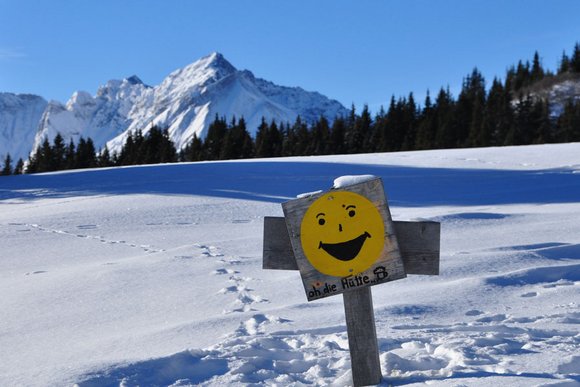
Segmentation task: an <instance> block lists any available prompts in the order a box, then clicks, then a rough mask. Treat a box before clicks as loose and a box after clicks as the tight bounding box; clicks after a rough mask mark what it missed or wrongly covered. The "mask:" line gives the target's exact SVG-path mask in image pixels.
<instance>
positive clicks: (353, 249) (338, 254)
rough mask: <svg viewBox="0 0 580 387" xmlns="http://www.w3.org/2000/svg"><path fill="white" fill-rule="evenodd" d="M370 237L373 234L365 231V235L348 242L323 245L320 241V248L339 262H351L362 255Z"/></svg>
mask: <svg viewBox="0 0 580 387" xmlns="http://www.w3.org/2000/svg"><path fill="white" fill-rule="evenodd" d="M370 237H371V234H369V233H368V232H366V231H365V232H364V234H362V235H360V236H358V237H356V238H354V239H352V240H350V241H346V242H341V243H322V241H320V244H319V245H318V248H319V249H322V250H324V251H326V252H327V253H328V254H330V255H331V256H332V257H334V258H336V259H338V260H341V261H350V260H352V259H354V258H355V257H356V256H357V255H358V253H360V250H361V249H362V247H363V245H364V244H365V241H366V240H367V238H370Z"/></svg>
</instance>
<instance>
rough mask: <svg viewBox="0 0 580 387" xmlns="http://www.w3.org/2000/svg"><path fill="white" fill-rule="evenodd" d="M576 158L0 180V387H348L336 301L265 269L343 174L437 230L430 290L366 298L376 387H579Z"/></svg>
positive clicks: (374, 158) (172, 169)
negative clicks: (270, 236)
mask: <svg viewBox="0 0 580 387" xmlns="http://www.w3.org/2000/svg"><path fill="white" fill-rule="evenodd" d="M579 152H580V144H559V145H543V146H528V147H505V148H496V149H494V148H482V149H468V150H463V149H456V150H439V151H425V152H400V153H392V154H372V155H370V154H369V155H364V154H361V155H348V156H325V157H304V158H281V159H275V160H246V161H238V162H203V163H192V164H170V165H161V166H144V167H140V166H139V167H126V168H112V169H99V170H85V171H68V172H59V173H50V174H37V175H24V176H9V177H5V178H2V179H1V180H2V189H1V190H0V239H1V240H2V241H3V242H2V244H0V293H1V294H2V295H3V296H2V297H0V309H1V310H3V311H5V312H4V313H3V317H2V319H0V384H1V385H27V386H46V385H72V384H74V383H78V384H79V386H110V385H126V386H132V385H165V386H168V385H174V386H177V385H179V386H186V385H206V386H224V385H266V386H268V385H301V384H313V385H335V386H344V385H348V384H349V383H350V381H351V375H350V371H349V368H350V360H349V353H348V346H347V336H346V327H345V322H344V309H343V305H342V300H341V297H340V296H337V297H329V298H327V299H324V300H319V301H315V302H310V303H309V302H307V301H306V296H305V294H304V291H303V288H302V284H301V280H300V277H299V275H298V273H296V272H285V271H265V270H262V268H261V249H262V233H263V230H262V227H263V222H262V219H263V217H264V216H282V210H281V206H280V203H281V202H282V201H284V200H286V199H289V198H293V197H295V196H296V195H297V194H299V193H302V192H311V191H315V190H317V189H327V188H329V187H330V185H331V184H332V181H333V179H334V178H335V177H337V176H339V175H357V174H373V175H377V176H380V177H382V178H383V181H384V185H385V190H386V193H387V195H388V197H389V203H390V206H391V212H392V214H393V218H394V219H396V220H413V219H431V220H436V221H439V222H441V226H442V235H441V236H442V240H441V275H440V276H436V277H425V276H409V278H407V279H404V280H400V281H395V282H393V283H389V284H384V285H380V286H375V287H373V289H372V292H373V302H374V308H375V319H376V324H377V335H378V338H379V348H380V360H381V367H382V372H383V376H384V382H383V384H382V385H384V386H390V385H406V386H422V385H425V384H429V385H433V386H446V387H450V386H459V385H465V386H482V387H483V386H489V385H494V384H502V385H507V386H522V387H523V386H526V387H527V386H558V387H569V386H576V385H578V383H579V382H580V371H579V370H580V309H579V306H578V300H579V298H578V296H579V295H580V261H579V260H580V233H579V232H578V231H579V227H578V218H579V217H580V200H579V198H580V163H579V162H578V156H577V155H578V153H579Z"/></svg>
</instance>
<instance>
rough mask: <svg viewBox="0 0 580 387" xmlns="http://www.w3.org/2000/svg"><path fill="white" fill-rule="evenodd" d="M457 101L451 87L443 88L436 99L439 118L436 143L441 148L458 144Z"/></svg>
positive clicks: (436, 111) (436, 112) (436, 110)
mask: <svg viewBox="0 0 580 387" xmlns="http://www.w3.org/2000/svg"><path fill="white" fill-rule="evenodd" d="M454 110H455V103H454V101H453V97H452V96H451V92H450V91H449V89H447V90H445V89H443V88H441V89H440V90H439V94H438V95H437V99H436V100H435V117H436V120H437V133H436V135H435V144H436V147H437V148H439V149H445V148H453V147H455V145H456V144H457V137H456V136H455V128H454V126H455V119H454V118H455V117H454Z"/></svg>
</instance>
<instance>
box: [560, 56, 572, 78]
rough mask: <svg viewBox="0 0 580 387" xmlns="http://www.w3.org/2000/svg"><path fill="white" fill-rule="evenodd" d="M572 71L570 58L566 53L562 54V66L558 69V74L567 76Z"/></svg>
mask: <svg viewBox="0 0 580 387" xmlns="http://www.w3.org/2000/svg"><path fill="white" fill-rule="evenodd" d="M569 71H570V58H569V57H568V55H566V51H564V52H563V53H562V58H561V59H560V66H559V67H558V74H565V73H567V72H569Z"/></svg>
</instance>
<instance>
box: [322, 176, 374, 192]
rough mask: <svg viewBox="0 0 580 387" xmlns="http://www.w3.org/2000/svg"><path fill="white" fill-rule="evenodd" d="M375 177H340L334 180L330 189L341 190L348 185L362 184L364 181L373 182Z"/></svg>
mask: <svg viewBox="0 0 580 387" xmlns="http://www.w3.org/2000/svg"><path fill="white" fill-rule="evenodd" d="M376 178H377V177H376V176H374V175H346V176H340V177H337V178H336V179H334V184H333V186H332V188H334V189H337V188H343V187H348V186H349V185H354V184H359V183H364V182H365V181H369V180H374V179H376Z"/></svg>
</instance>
